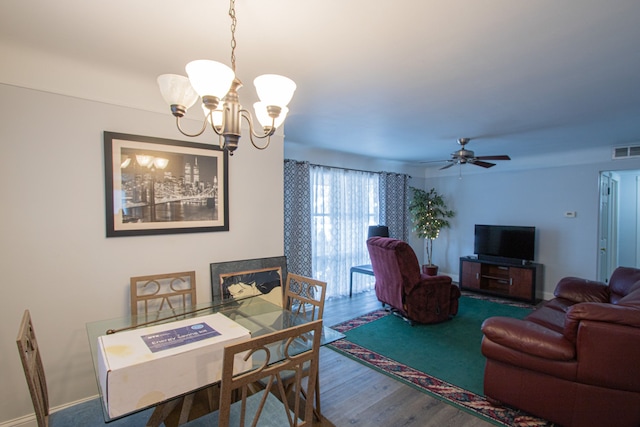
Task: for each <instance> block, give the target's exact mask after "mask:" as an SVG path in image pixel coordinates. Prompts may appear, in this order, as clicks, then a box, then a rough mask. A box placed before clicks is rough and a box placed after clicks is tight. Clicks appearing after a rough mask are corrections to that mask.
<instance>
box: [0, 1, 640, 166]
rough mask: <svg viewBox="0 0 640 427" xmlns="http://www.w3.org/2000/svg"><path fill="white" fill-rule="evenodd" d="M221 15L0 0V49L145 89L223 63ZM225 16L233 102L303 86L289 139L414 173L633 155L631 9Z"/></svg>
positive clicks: (255, 10) (289, 6) (636, 70)
mask: <svg viewBox="0 0 640 427" xmlns="http://www.w3.org/2000/svg"><path fill="white" fill-rule="evenodd" d="M228 7H229V5H228V2H227V1H226V0H188V1H175V0H171V1H170V0H133V1H132V0H110V1H87V0H58V1H45V0H3V1H2V2H1V3H0V42H2V43H3V44H4V45H5V46H6V45H11V46H14V47H15V48H17V49H25V50H29V49H33V50H37V51H40V52H46V54H47V55H51V56H59V57H64V58H65V59H66V60H68V61H71V62H73V63H77V64H83V66H86V67H88V66H90V67H93V68H94V69H104V70H112V71H114V72H116V71H117V72H120V73H122V74H126V75H135V76H136V78H138V79H139V80H140V81H145V82H147V81H148V82H153V84H154V85H155V78H156V77H157V76H158V75H159V74H162V73H178V74H184V68H183V67H184V65H185V64H186V63H187V62H189V61H190V60H193V59H202V58H208V59H215V60H218V61H221V62H225V63H227V64H230V51H231V48H230V29H229V27H230V20H229V17H228V15H227V12H228ZM236 10H237V17H238V26H237V32H236V38H237V49H236V56H237V73H238V76H239V77H240V78H241V79H242V80H243V81H244V83H245V87H244V88H243V89H242V90H241V91H240V97H241V101H242V102H243V104H245V105H251V103H253V101H254V100H255V99H254V98H255V96H254V92H255V91H254V89H253V85H252V84H251V82H252V80H253V78H254V77H256V76H258V75H259V74H264V73H279V74H283V75H286V76H288V77H290V78H292V79H293V80H294V81H295V82H296V83H297V85H298V89H297V91H296V94H295V96H294V99H293V101H292V102H291V104H290V105H289V107H290V110H291V113H290V115H289V117H288V118H287V121H286V123H285V131H286V140H287V141H292V142H296V143H298V144H301V145H308V146H315V147H321V148H327V149H332V150H340V151H345V152H350V153H358V154H362V155H366V156H373V157H379V158H385V159H390V160H400V161H409V162H412V161H415V162H417V161H431V160H440V159H446V158H449V155H450V153H451V152H453V151H454V150H457V149H458V146H457V144H456V139H457V138H460V137H471V138H476V139H477V141H472V142H471V143H470V145H469V147H468V148H470V149H471V150H474V151H475V152H476V155H493V154H509V155H511V157H512V158H517V157H518V156H531V155H539V154H541V153H552V154H553V153H560V152H567V151H574V150H577V149H582V148H584V149H590V148H594V147H599V146H607V147H612V146H617V145H625V144H629V143H634V142H635V143H637V142H638V141H640V120H639V117H640V53H639V52H638V48H639V44H640V43H639V42H640V25H639V21H640V1H638V0H609V1H602V0H563V1H557V0H530V1H526V2H525V1H513V0H483V1H477V0H447V1H433V0H394V1H385V2H382V1H371V0H237V4H236ZM41 66H42V67H43V69H44V70H46V67H47V64H42V65H41ZM24 72H25V73H26V72H27V71H26V70H24ZM85 84H87V85H89V84H91V85H94V84H98V85H100V84H102V82H88V83H87V82H85ZM134 92H135V91H134ZM133 95H136V94H135V93H134V94H133ZM139 96H147V95H146V93H145V92H144V91H141V92H140V95H139ZM154 96H156V95H154ZM153 102H154V103H155V102H158V103H160V102H161V99H160V96H159V94H158V95H157V99H156V98H154V99H153ZM163 108H165V107H164V106H163ZM166 111H167V112H168V107H166ZM168 120H169V119H168Z"/></svg>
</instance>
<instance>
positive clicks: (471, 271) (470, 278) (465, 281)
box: [461, 261, 482, 289]
mask: <svg viewBox="0 0 640 427" xmlns="http://www.w3.org/2000/svg"><path fill="white" fill-rule="evenodd" d="M481 266H482V264H480V263H478V262H469V261H462V278H461V279H462V287H463V288H471V289H480V267H481Z"/></svg>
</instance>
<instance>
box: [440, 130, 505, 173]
mask: <svg viewBox="0 0 640 427" xmlns="http://www.w3.org/2000/svg"><path fill="white" fill-rule="evenodd" d="M469 141H471V138H460V139H458V144H460V145H461V146H462V148H461V149H459V150H458V151H454V152H453V153H451V159H449V160H444V161H446V162H448V164H446V165H444V166H443V167H441V168H440V170H443V169H448V168H450V167H451V166H453V165H464V164H467V163H469V164H472V165H476V166H480V167H483V168H491V167H493V166H495V165H496V164H495V163H491V162H486V161H485V160H511V158H510V157H509V156H507V155H506V154H499V155H494V156H476V155H475V153H474V152H473V151H471V150H467V148H466V146H467V144H468V143H469Z"/></svg>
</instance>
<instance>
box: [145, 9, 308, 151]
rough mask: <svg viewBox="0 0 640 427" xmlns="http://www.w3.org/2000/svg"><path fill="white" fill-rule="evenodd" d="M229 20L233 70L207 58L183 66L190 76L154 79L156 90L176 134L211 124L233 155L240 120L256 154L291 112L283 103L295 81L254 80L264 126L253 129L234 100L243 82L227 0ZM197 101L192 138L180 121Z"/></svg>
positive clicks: (268, 77)
mask: <svg viewBox="0 0 640 427" xmlns="http://www.w3.org/2000/svg"><path fill="white" fill-rule="evenodd" d="M229 16H230V17H231V67H228V66H227V65H225V64H223V63H221V62H216V61H210V60H206V59H199V60H195V61H191V62H189V63H188V64H187V66H186V67H185V70H186V72H187V76H188V78H187V77H185V76H180V75H176V74H163V75H161V76H159V77H158V86H159V87H160V92H161V94H162V97H163V98H164V100H165V102H166V103H167V104H169V106H170V107H171V114H173V115H174V117H175V118H176V126H177V127H178V130H179V131H180V132H181V133H182V134H183V135H185V136H189V137H195V136H199V135H202V133H203V132H204V131H205V130H206V129H207V127H208V126H210V127H211V129H213V131H214V132H215V133H216V134H217V135H218V136H219V140H220V146H221V147H223V148H224V149H226V150H227V151H228V152H229V154H230V155H233V152H234V151H235V149H236V148H237V147H238V141H239V139H240V136H241V122H242V118H244V119H245V120H246V121H247V122H248V124H249V137H250V139H251V143H252V144H253V146H254V147H256V148H257V149H259V150H264V149H265V148H267V147H268V146H269V142H270V139H271V136H272V135H273V134H274V133H275V131H276V129H277V128H278V127H280V126H282V123H283V122H284V119H285V118H286V116H287V113H288V112H289V108H287V105H288V104H289V102H290V101H291V98H292V97H293V93H294V92H295V90H296V84H295V83H294V82H293V80H291V79H289V78H287V77H284V76H280V75H277V74H264V75H262V76H259V77H256V79H255V80H254V82H253V83H254V85H255V87H256V92H257V94H258V97H259V98H260V102H256V103H255V104H254V105H253V106H254V109H255V112H256V118H257V120H258V122H259V123H260V125H261V126H262V129H261V130H260V129H258V130H256V129H255V128H254V125H253V119H252V117H251V113H250V112H249V111H248V110H246V109H244V108H243V107H242V105H240V99H239V97H238V89H240V88H241V87H242V82H241V81H240V80H239V79H238V77H237V76H236V72H235V70H236V64H235V47H236V39H235V28H236V25H237V20H236V12H235V0H231V1H230V6H229ZM198 97H199V98H200V99H201V100H202V110H203V112H204V115H205V118H204V120H203V124H202V128H201V129H200V131H199V132H196V133H193V134H190V133H187V132H185V131H184V130H183V129H182V127H181V124H180V119H181V118H182V117H184V115H185V114H186V112H187V110H188V109H189V108H190V107H192V106H193V105H194V104H195V102H196V101H197V100H198ZM254 138H267V142H266V144H264V145H262V146H260V145H257V144H256V143H255V141H254Z"/></svg>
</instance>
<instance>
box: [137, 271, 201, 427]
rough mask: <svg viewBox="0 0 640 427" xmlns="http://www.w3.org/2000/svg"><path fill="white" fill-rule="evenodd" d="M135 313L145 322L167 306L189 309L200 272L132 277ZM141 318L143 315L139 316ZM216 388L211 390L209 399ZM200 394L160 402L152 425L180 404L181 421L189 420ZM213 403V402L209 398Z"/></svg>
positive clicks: (195, 299)
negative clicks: (197, 274) (197, 396)
mask: <svg viewBox="0 0 640 427" xmlns="http://www.w3.org/2000/svg"><path fill="white" fill-rule="evenodd" d="M130 293H131V315H132V316H143V317H142V318H143V319H144V322H148V321H152V320H154V319H158V318H159V316H160V313H161V312H162V311H165V310H176V309H187V308H189V307H191V306H195V305H196V303H197V298H196V272H195V271H184V272H178V273H165V274H152V275H148V276H135V277H131V279H130ZM138 320H140V318H139V319H138ZM212 393H213V390H207V396H209V400H211V399H212V396H213V394H212ZM195 398H196V394H195V393H190V394H187V395H186V396H183V397H180V398H177V399H174V400H172V401H169V402H166V403H163V404H160V405H158V406H156V408H155V410H154V412H153V414H152V416H151V418H150V420H149V423H148V424H149V425H150V426H156V425H160V424H161V423H163V422H165V420H166V419H167V417H169V416H171V413H172V412H173V411H177V410H178V409H176V408H179V416H178V422H177V423H178V425H181V424H183V423H185V422H187V420H188V418H189V416H190V414H191V409H192V408H193V405H194V401H195ZM209 403H211V402H209Z"/></svg>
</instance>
